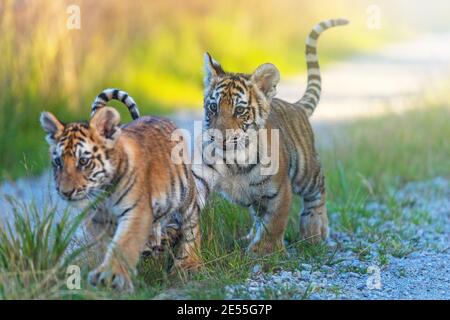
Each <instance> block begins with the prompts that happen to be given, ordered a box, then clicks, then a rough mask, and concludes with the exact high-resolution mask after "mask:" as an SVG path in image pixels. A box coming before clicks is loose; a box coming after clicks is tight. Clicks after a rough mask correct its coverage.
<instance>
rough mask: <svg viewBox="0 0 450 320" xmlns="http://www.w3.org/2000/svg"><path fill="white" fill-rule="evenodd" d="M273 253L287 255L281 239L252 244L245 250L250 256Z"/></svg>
mask: <svg viewBox="0 0 450 320" xmlns="http://www.w3.org/2000/svg"><path fill="white" fill-rule="evenodd" d="M273 253H281V254H287V251H286V247H285V246H284V241H283V239H279V240H273V241H268V240H266V241H257V242H252V243H251V244H250V245H249V246H248V248H247V254H249V255H251V256H265V255H269V254H273Z"/></svg>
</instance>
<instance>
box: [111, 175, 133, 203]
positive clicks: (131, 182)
mask: <svg viewBox="0 0 450 320" xmlns="http://www.w3.org/2000/svg"><path fill="white" fill-rule="evenodd" d="M131 179H133V180H131ZM135 183H136V175H133V176H132V177H130V179H129V181H128V182H127V185H128V186H127V187H126V189H125V191H124V192H123V193H122V194H121V195H120V197H119V199H117V201H116V203H115V204H114V205H115V206H116V205H118V204H119V203H121V202H122V200H123V198H125V196H126V195H127V194H128V193H129V192H130V190H131V188H133V186H134V185H135Z"/></svg>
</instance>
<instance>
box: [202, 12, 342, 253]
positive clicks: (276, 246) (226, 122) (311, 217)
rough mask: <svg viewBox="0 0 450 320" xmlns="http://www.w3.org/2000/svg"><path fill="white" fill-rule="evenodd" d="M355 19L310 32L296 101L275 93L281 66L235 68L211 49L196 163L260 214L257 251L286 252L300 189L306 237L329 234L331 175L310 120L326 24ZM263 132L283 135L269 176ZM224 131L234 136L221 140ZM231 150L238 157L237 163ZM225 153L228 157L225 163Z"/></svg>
mask: <svg viewBox="0 0 450 320" xmlns="http://www.w3.org/2000/svg"><path fill="white" fill-rule="evenodd" d="M347 23H348V22H347V21H346V20H342V19H336V20H327V21H324V22H321V23H319V24H317V25H316V26H314V28H313V30H312V31H311V32H310V33H309V36H308V37H307V41H306V61H307V67H308V82H307V88H306V92H305V93H304V95H303V97H302V98H301V99H300V100H298V101H297V102H295V103H288V102H286V101H283V100H280V99H277V98H274V96H275V94H276V86H277V84H278V81H279V78H280V76H279V72H278V70H277V68H276V67H275V66H274V65H273V64H269V63H266V64H263V65H261V66H259V67H258V68H257V69H256V71H255V72H253V74H242V73H230V72H225V71H224V70H223V69H222V67H221V65H220V64H219V63H218V62H217V61H215V60H213V59H212V58H211V56H210V55H209V54H205V78H204V112H205V116H204V121H203V127H204V128H203V129H204V134H203V139H202V150H201V154H202V157H203V163H202V164H201V165H195V166H194V173H195V176H196V178H197V179H201V180H203V181H204V183H205V184H207V185H208V186H209V187H210V189H212V190H217V191H219V192H220V193H222V194H223V195H224V196H225V197H226V198H228V199H230V200H231V201H233V202H235V203H238V204H240V205H242V206H245V207H248V208H249V209H250V211H251V213H252V216H253V218H254V225H253V227H252V230H251V231H250V233H249V235H248V236H247V238H248V239H249V240H250V239H251V242H250V245H249V247H248V251H249V252H250V253H260V254H261V253H262V254H265V253H270V252H273V251H275V250H280V249H281V250H284V232H285V230H286V225H287V223H288V215H289V211H290V209H291V202H292V196H293V194H297V195H299V196H300V197H301V198H302V199H303V211H302V213H301V218H300V232H301V235H302V238H303V239H307V240H309V241H311V242H317V241H320V240H324V239H326V237H327V235H328V217H327V209H326V201H325V183H324V175H323V170H322V167H321V165H320V161H319V157H318V155H317V153H316V150H315V146H314V135H313V131H312V129H311V125H310V123H309V119H308V118H309V116H311V114H312V113H313V111H314V109H315V108H316V106H317V103H318V101H319V97H320V91H321V78H320V72H319V62H318V57H317V49H316V44H317V39H318V37H319V35H320V34H321V33H322V32H323V31H324V30H326V29H328V28H330V27H334V26H338V25H344V24H347ZM263 130H268V131H271V130H276V131H277V132H278V133H279V139H278V141H275V140H273V139H272V138H268V139H267V141H266V144H267V145H268V146H269V149H273V147H275V151H277V152H276V153H278V170H277V171H275V172H273V173H271V174H262V169H264V167H265V165H264V164H263V163H262V162H261V161H260V160H261V159H262V150H261V148H259V146H258V147H256V148H255V147H254V146H253V147H251V143H250V142H251V140H252V139H253V138H251V135H250V132H255V131H256V132H260V131H263ZM210 132H213V133H210ZM217 133H219V136H220V137H226V138H219V139H218V138H217ZM268 137H270V135H268ZM230 150H233V152H234V156H235V158H234V159H231V161H230V159H229V158H228V153H227V152H228V151H230ZM252 153H256V161H255V162H254V163H250V162H249V161H247V162H246V160H248V159H249V157H250V155H251V154H252ZM218 155H219V157H222V159H220V160H222V161H217V156H218ZM213 158H214V159H213ZM225 158H226V159H225ZM238 159H241V160H245V161H242V162H239V161H236V160H238Z"/></svg>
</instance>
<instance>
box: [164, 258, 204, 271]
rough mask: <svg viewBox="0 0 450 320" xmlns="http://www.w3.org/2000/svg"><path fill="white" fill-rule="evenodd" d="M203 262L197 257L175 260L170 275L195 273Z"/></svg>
mask: <svg viewBox="0 0 450 320" xmlns="http://www.w3.org/2000/svg"><path fill="white" fill-rule="evenodd" d="M202 265H203V261H202V260H201V259H200V258H199V257H187V258H185V259H175V261H174V264H173V266H172V269H171V273H173V274H174V273H180V272H181V273H183V274H186V273H195V272H197V271H199V270H200V269H201V267H202Z"/></svg>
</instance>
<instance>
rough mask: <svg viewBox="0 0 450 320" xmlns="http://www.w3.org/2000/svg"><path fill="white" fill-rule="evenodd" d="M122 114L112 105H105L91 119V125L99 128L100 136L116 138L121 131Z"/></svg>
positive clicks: (96, 128)
mask: <svg viewBox="0 0 450 320" xmlns="http://www.w3.org/2000/svg"><path fill="white" fill-rule="evenodd" d="M119 124H120V114H119V112H118V111H117V110H116V109H114V108H110V107H104V108H101V109H99V110H98V111H97V112H96V113H95V114H94V115H93V116H92V118H91V120H90V121H89V125H90V127H92V128H94V129H95V130H97V132H98V133H99V134H100V136H102V137H104V138H106V139H109V140H115V139H116V138H117V137H118V133H119V132H120V128H119Z"/></svg>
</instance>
